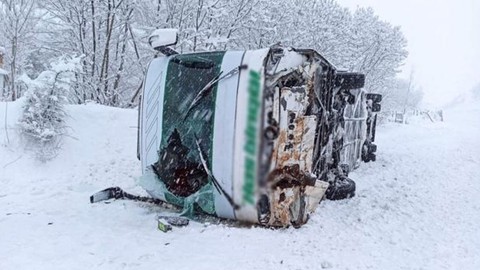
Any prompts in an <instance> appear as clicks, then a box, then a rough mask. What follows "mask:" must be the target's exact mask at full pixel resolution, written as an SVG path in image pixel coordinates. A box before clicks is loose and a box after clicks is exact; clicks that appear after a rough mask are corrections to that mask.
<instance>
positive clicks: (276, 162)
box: [90, 29, 381, 227]
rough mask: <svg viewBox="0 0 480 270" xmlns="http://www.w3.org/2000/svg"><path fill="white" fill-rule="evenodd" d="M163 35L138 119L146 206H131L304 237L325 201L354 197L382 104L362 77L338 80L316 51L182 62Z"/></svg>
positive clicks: (370, 157)
mask: <svg viewBox="0 0 480 270" xmlns="http://www.w3.org/2000/svg"><path fill="white" fill-rule="evenodd" d="M175 40H176V34H175V32H174V31H173V30H165V29H163V30H157V31H156V33H154V35H152V36H151V38H150V43H151V45H152V46H153V47H154V48H155V49H157V50H158V51H160V52H162V54H163V55H164V56H161V57H157V58H155V59H154V60H152V61H151V63H150V65H149V67H148V70H147V73H146V77H145V81H144V84H143V93H142V99H141V104H140V108H139V131H138V151H137V153H138V157H139V159H140V160H141V166H142V177H141V179H140V185H141V186H142V187H143V188H144V189H145V190H146V191H147V192H148V193H149V194H150V195H151V196H152V197H153V198H145V197H140V196H134V195H131V194H128V193H125V192H123V191H122V190H121V189H120V188H118V187H115V188H109V189H106V190H103V191H101V192H99V193H97V194H94V195H93V196H91V197H90V201H91V202H92V203H93V202H97V201H100V200H104V199H109V198H128V199H138V200H141V201H151V202H155V203H168V204H172V205H176V206H178V207H180V208H181V209H182V210H183V212H182V213H183V214H184V215H187V216H192V215H194V214H195V213H198V212H203V213H207V214H211V215H216V216H218V217H222V218H228V219H235V220H239V221H244V222H249V223H257V224H261V225H265V226H273V227H285V226H295V227H297V226H301V225H302V224H304V223H305V222H306V221H307V220H308V218H309V216H310V214H311V213H313V212H314V210H315V209H316V207H317V206H318V204H319V202H320V201H321V200H322V199H323V198H327V199H332V200H337V199H345V198H349V197H351V196H354V194H355V182H353V181H352V180H351V179H349V178H348V173H349V171H350V170H351V169H355V168H356V167H358V165H359V162H360V161H362V160H363V161H374V160H375V154H374V152H375V151H376V146H375V145H374V144H373V141H374V137H375V124H376V115H375V113H376V112H377V111H379V110H380V104H379V103H380V101H381V96H380V95H375V94H365V93H364V91H363V90H362V89H361V88H362V87H363V85H364V81H365V76H364V75H363V74H359V73H349V72H343V71H339V70H337V69H336V68H335V67H334V66H333V65H332V64H331V63H329V62H328V61H327V60H326V59H325V58H324V57H322V56H321V55H320V54H319V53H317V52H316V51H314V50H310V49H294V48H289V47H281V46H274V47H271V48H266V49H260V50H247V51H216V52H201V53H191V54H177V53H176V52H175V51H173V50H172V49H171V48H170V47H168V45H171V44H173V43H175Z"/></svg>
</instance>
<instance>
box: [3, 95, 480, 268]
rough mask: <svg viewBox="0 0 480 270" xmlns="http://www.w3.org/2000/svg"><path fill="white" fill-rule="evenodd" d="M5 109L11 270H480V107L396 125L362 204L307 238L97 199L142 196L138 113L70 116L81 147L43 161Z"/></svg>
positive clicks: (330, 214) (383, 142)
mask: <svg viewBox="0 0 480 270" xmlns="http://www.w3.org/2000/svg"><path fill="white" fill-rule="evenodd" d="M8 106H9V107H8V112H9V116H8V125H9V127H10V128H11V129H9V139H10V142H9V143H7V141H6V136H5V130H4V124H5V121H4V117H5V115H4V113H5V103H0V128H1V130H0V269H2V270H9V269H49V270H51V269H82V270H84V269H176V270H180V269H188V270H192V269H322V268H327V269H480V255H479V254H480V232H479V230H478V228H479V226H480V196H479V194H480V181H479V179H480V178H479V175H480V173H479V172H480V106H479V105H476V106H475V105H469V106H463V107H459V108H456V109H451V110H450V111H447V112H445V120H446V122H444V123H427V122H421V123H416V124H412V125H394V124H387V125H386V126H383V127H381V128H380V130H379V131H378V135H377V144H378V145H379V148H378V149H379V150H378V151H379V152H378V157H377V162H375V163H369V164H363V166H362V167H361V168H360V169H359V170H358V171H355V172H354V173H352V174H351V178H353V179H354V180H356V182H357V196H356V197H354V198H353V199H350V200H345V201H335V202H333V201H324V202H322V203H321V205H320V206H319V208H318V209H317V212H316V213H315V215H314V216H313V217H312V219H311V220H310V222H309V223H308V224H307V225H305V226H304V227H302V228H300V229H293V228H290V229H280V230H271V229H265V228H258V227H242V226H232V225H229V224H201V223H196V222H192V223H191V224H190V225H189V226H188V227H185V228H174V230H173V231H171V232H168V233H163V232H161V231H159V230H158V229H157V228H156V225H157V224H156V218H155V217H156V216H157V215H158V214H159V213H160V212H161V211H162V209H160V208H157V207H155V206H149V205H145V204H139V203H135V202H129V201H113V202H111V203H110V204H104V203H98V204H90V203H89V196H90V195H91V194H92V193H94V192H96V191H99V190H101V189H103V188H106V187H110V186H117V185H118V186H121V187H122V188H124V189H125V190H127V191H131V192H133V193H139V194H142V193H143V191H142V190H141V189H140V188H139V187H138V186H137V185H136V179H137V177H138V176H139V175H140V164H139V161H138V160H137V159H136V111H134V110H122V109H115V108H108V107H103V106H99V105H94V104H89V105H77V106H69V107H68V113H69V114H70V115H71V118H70V119H69V125H70V126H71V128H72V129H71V137H68V138H66V139H65V143H64V146H63V149H62V151H61V152H60V154H59V156H58V157H57V158H56V159H55V160H52V161H50V162H48V163H46V164H41V163H38V162H36V161H35V160H33V158H31V156H30V154H28V153H27V152H24V150H23V149H22V148H21V147H20V146H19V145H21V144H20V141H19V139H18V135H17V134H16V133H15V130H14V129H13V128H14V127H15V121H16V119H17V118H18V115H19V113H20V110H21V105H20V102H16V103H9V105H8Z"/></svg>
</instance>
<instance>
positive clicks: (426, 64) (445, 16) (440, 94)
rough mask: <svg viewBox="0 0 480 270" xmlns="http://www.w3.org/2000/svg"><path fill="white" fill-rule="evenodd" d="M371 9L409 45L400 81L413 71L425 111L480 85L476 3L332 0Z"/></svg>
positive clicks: (462, 0)
mask: <svg viewBox="0 0 480 270" xmlns="http://www.w3.org/2000/svg"><path fill="white" fill-rule="evenodd" d="M337 1H338V2H339V3H340V4H341V5H343V6H346V7H348V8H350V9H352V10H354V9H355V8H356V7H357V6H361V7H366V6H370V7H372V8H374V10H375V11H376V13H377V14H378V15H379V16H380V18H381V19H383V20H385V21H388V22H390V23H392V24H394V25H399V26H401V28H402V31H403V33H404V35H405V37H406V38H407V39H408V51H409V57H408V59H407V61H406V64H405V66H404V67H403V70H404V71H403V73H402V74H401V76H402V77H407V78H408V77H409V74H410V70H411V69H412V68H413V70H414V76H415V82H416V84H417V85H419V86H421V87H422V89H423V91H424V92H425V98H424V100H425V103H426V105H438V106H440V105H442V104H445V103H447V102H448V101H450V100H452V99H454V98H455V97H457V96H459V95H460V94H462V93H465V92H466V91H469V90H470V89H471V88H472V87H473V86H474V85H476V84H479V83H480V0H337Z"/></svg>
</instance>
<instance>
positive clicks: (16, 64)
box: [0, 0, 38, 101]
mask: <svg viewBox="0 0 480 270" xmlns="http://www.w3.org/2000/svg"><path fill="white" fill-rule="evenodd" d="M35 10H36V1H35V0H0V47H4V48H6V52H5V68H6V69H7V70H8V71H9V81H8V85H7V93H6V96H7V98H8V99H11V100H13V101H15V100H16V99H17V97H19V96H21V95H22V91H23V90H24V87H23V85H22V84H21V83H19V82H18V77H19V76H20V75H21V74H23V72H24V71H25V68H26V66H27V63H28V61H29V58H28V56H29V54H30V53H31V52H32V50H33V49H34V48H35V47H36V45H35V42H34V38H35V31H36V29H37V28H36V25H37V24H36V22H37V19H38V17H37V15H36V14H35Z"/></svg>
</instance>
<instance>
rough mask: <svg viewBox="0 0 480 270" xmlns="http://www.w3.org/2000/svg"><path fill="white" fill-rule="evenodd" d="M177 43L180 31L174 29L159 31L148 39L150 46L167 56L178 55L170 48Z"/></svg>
mask: <svg viewBox="0 0 480 270" xmlns="http://www.w3.org/2000/svg"><path fill="white" fill-rule="evenodd" d="M177 41H178V30H177V29H173V28H165V29H157V30H155V31H153V33H152V34H151V35H150V36H149V37H148V43H149V44H150V46H151V47H152V48H153V49H154V50H156V51H159V52H161V53H162V54H164V55H166V56H169V55H173V54H178V53H177V52H176V51H174V50H173V49H172V48H169V47H168V46H173V45H175V44H177Z"/></svg>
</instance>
